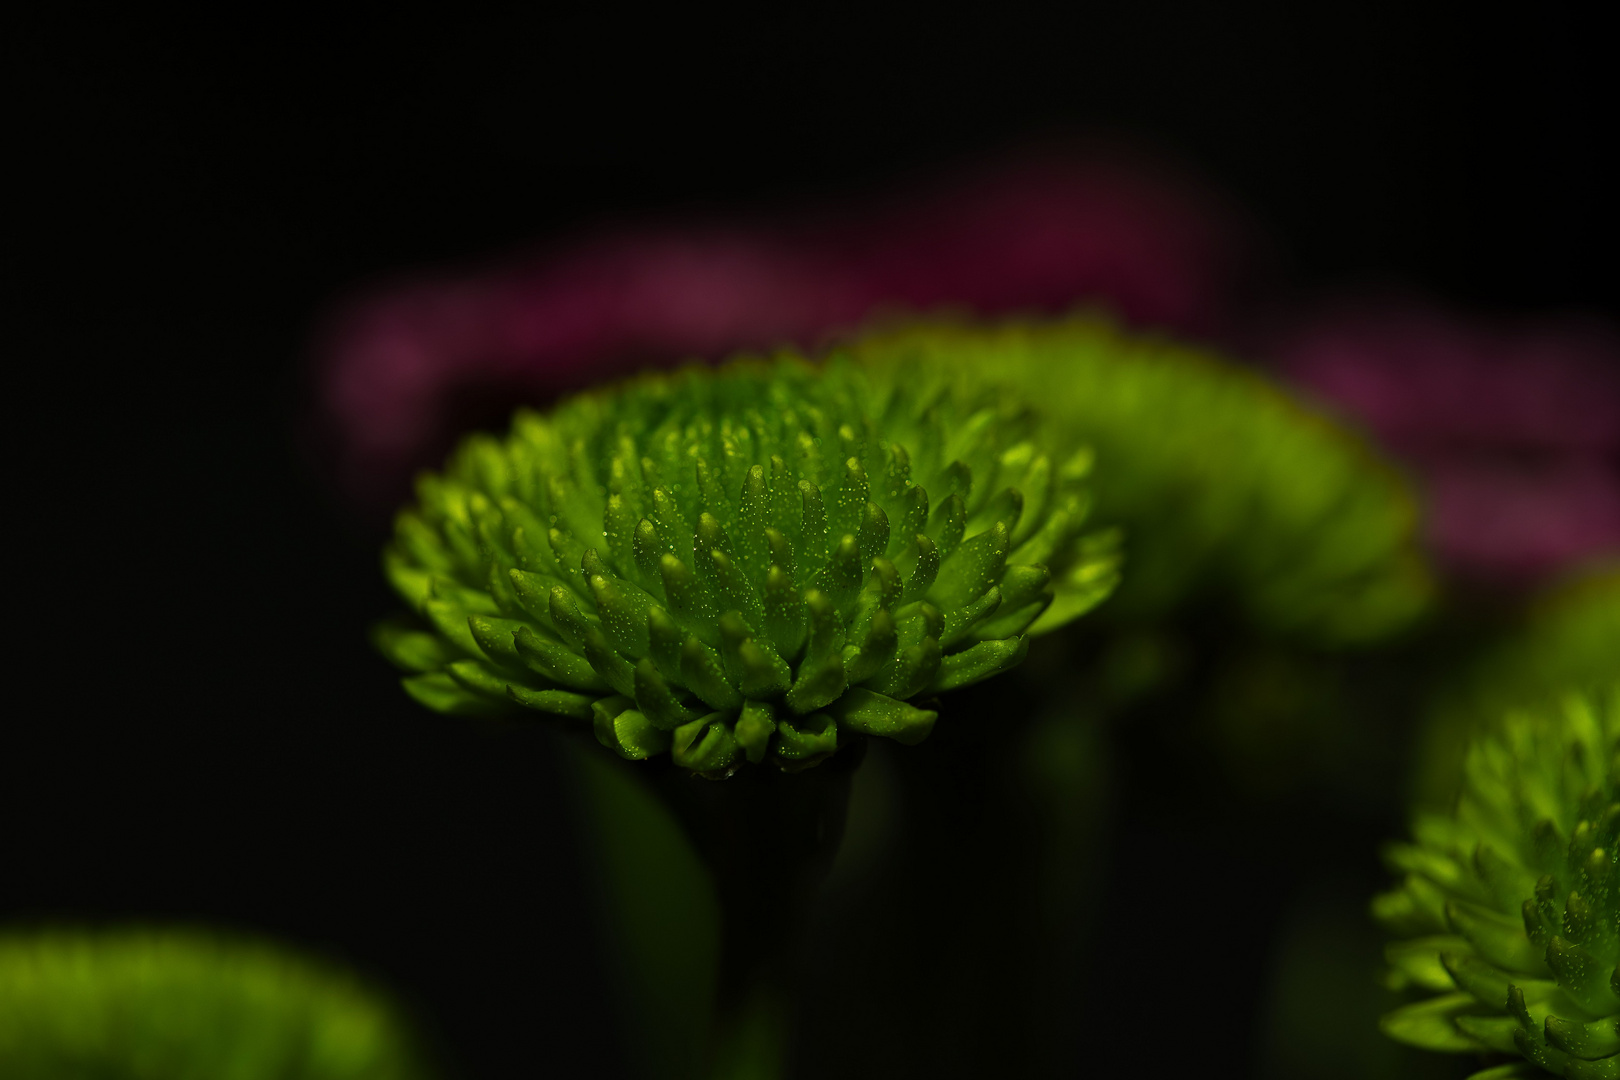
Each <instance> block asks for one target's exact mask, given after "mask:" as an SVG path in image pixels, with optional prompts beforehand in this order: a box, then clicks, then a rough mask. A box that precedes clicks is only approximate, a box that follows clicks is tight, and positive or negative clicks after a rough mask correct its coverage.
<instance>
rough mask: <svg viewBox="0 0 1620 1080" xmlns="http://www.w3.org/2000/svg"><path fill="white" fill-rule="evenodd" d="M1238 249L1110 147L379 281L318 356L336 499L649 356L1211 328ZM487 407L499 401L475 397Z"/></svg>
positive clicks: (655, 359) (1220, 224)
mask: <svg viewBox="0 0 1620 1080" xmlns="http://www.w3.org/2000/svg"><path fill="white" fill-rule="evenodd" d="M1242 259H1243V245H1242V243H1241V241H1240V233H1239V230H1238V229H1237V228H1236V227H1235V226H1233V225H1232V224H1231V223H1230V220H1229V218H1228V217H1227V215H1226V214H1225V213H1224V212H1223V211H1221V210H1220V209H1218V208H1217V207H1216V206H1215V205H1214V204H1213V202H1212V200H1211V199H1209V198H1208V197H1207V196H1205V195H1203V194H1201V193H1199V192H1198V191H1197V190H1196V189H1195V188H1192V187H1190V186H1184V185H1183V184H1181V183H1180V182H1179V181H1177V180H1176V179H1174V178H1172V177H1170V176H1168V175H1166V174H1164V173H1161V172H1157V171H1154V170H1151V169H1147V168H1143V167H1138V166H1134V165H1128V164H1124V163H1122V162H1121V161H1119V160H1114V159H1107V160H1104V159H1098V158H1082V157H1072V156H1070V157H1061V156H1058V157H1053V156H1047V157H1040V158H1025V159H1021V160H1017V161H1014V162H1012V163H1010V164H1003V165H1001V166H999V167H997V168H994V169H990V170H986V171H982V172H980V173H977V174H972V175H965V176H957V177H955V178H948V179H947V180H946V181H944V182H941V183H939V184H937V185H936V186H934V187H933V188H931V189H930V188H921V189H908V190H907V191H905V192H904V193H903V194H902V195H900V196H897V197H892V198H889V199H887V200H884V199H875V198H874V199H872V200H869V201H868V202H867V203H865V204H864V205H857V206H853V207H846V208H843V209H841V210H837V211H833V212H823V213H821V214H818V215H810V214H805V215H802V216H800V217H798V218H796V219H792V220H778V221H773V222H767V223H764V224H760V225H750V224H744V223H738V222H732V223H722V224H716V225H706V226H702V225H677V224H671V225H667V226H663V227H657V228H652V229H648V230H645V231H624V232H618V233H612V234H602V235H593V236H587V237H585V238H584V239H582V240H580V241H578V242H577V243H574V244H573V245H571V246H568V247H564V248H561V249H558V250H553V251H548V252H543V253H539V254H535V255H533V256H529V257H525V258H518V259H514V260H512V261H510V262H509V263H507V264H506V265H502V266H495V267H491V268H488V269H485V270H481V271H476V272H472V273H467V274H462V275H458V276H445V277H425V278H422V279H419V280H417V281H413V282H406V283H403V284H398V285H394V286H391V287H386V288H382V289H379V290H378V291H376V292H375V293H373V294H372V295H370V296H368V297H365V298H363V299H360V300H358V301H357V302H355V303H354V304H352V305H351V306H350V307H348V308H347V309H346V310H344V311H342V312H340V313H339V314H338V316H337V317H336V318H335V319H334V320H333V321H332V322H331V324H330V325H329V327H328V329H327V331H326V333H325V334H324V335H323V337H322V343H323V344H322V346H321V348H320V350H319V386H318V393H319V407H320V409H321V412H322V413H323V419H324V421H325V423H324V427H325V428H326V431H327V433H328V435H329V436H330V438H331V440H332V443H333V449H334V451H335V457H336V468H337V473H338V479H339V481H340V483H341V485H342V486H343V487H344V488H345V489H346V491H347V493H348V494H349V495H350V496H351V497H354V498H357V499H359V500H361V501H363V502H366V503H369V504H371V505H372V506H374V507H380V506H387V505H391V504H392V503H394V502H395V501H396V500H397V499H398V498H399V497H400V496H401V495H402V494H403V492H404V489H405V485H406V482H407V480H408V478H409V476H410V474H411V473H412V472H413V471H414V470H416V469H417V468H420V467H423V466H425V465H430V464H433V463H434V462H435V460H436V458H437V457H438V456H439V455H440V454H441V453H442V452H443V451H444V449H445V448H446V446H447V445H448V443H449V442H450V440H451V439H452V438H453V437H454V436H455V435H456V434H458V431H459V429H460V428H461V427H462V426H464V425H465V424H467V423H468V422H469V420H471V421H474V422H486V423H489V422H498V421H500V420H504V414H505V412H507V411H509V409H510V406H511V403H512V402H514V401H524V400H528V401H541V400H544V399H546V398H548V397H551V396H553V395H555V394H557V393H559V392H561V391H565V390H569V389H574V388H577V387H580V386H584V385H588V384H590V383H592V382H596V381H598V380H600V379H602V378H604V377H607V376H611V375H614V374H619V373H624V372H627V371H630V370H634V369H636V368H638V367H642V366H645V365H649V364H668V363H672V362H678V361H680V360H684V359H688V358H696V357H702V358H705V359H715V358H719V357H723V356H725V355H727V354H730V353H733V352H736V351H739V350H758V349H769V348H773V347H775V346H778V345H781V344H787V343H796V344H800V345H803V346H814V345H815V344H816V343H818V342H819V341H822V340H824V339H826V338H827V337H828V336H830V335H831V334H833V333H835V332H837V331H839V330H841V329H847V328H849V327H851V326H853V325H855V324H857V323H859V322H860V321H861V320H863V319H865V318H866V317H868V316H869V315H871V314H873V313H874V312H878V311H882V310H884V309H886V308H901V309H911V310H919V309H929V308H936V307H941V306H951V307H961V308H965V309H969V310H973V311H976V312H978V313H981V314H995V313H1000V312H1009V311H1035V310H1062V309H1066V308H1069V307H1071V306H1073V305H1074V304H1076V303H1077V302H1087V303H1094V304H1097V305H1099V306H1103V307H1107V308H1109V309H1111V310H1113V311H1114V312H1115V313H1116V314H1118V315H1120V316H1121V317H1123V318H1125V319H1126V320H1128V321H1131V322H1136V323H1144V324H1151V325H1156V326H1165V327H1170V328H1175V329H1178V330H1182V331H1186V332H1191V333H1198V332H1203V331H1208V330H1210V329H1212V328H1213V327H1214V326H1215V325H1216V324H1217V323H1218V321H1219V317H1220V314H1221V312H1222V311H1223V309H1224V307H1225V306H1226V300H1227V293H1228V292H1229V289H1230V285H1231V283H1232V282H1233V281H1234V280H1235V279H1236V277H1237V274H1236V271H1237V270H1238V268H1239V265H1240V263H1241V261H1242ZM480 399H483V400H487V401H488V402H490V403H491V406H492V407H491V408H490V409H486V410H482V412H481V410H480V408H479V405H478V402H479V400H480Z"/></svg>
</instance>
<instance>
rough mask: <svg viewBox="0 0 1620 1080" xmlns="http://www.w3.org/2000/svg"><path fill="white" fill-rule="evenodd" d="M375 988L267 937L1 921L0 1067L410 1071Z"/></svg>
mask: <svg viewBox="0 0 1620 1080" xmlns="http://www.w3.org/2000/svg"><path fill="white" fill-rule="evenodd" d="M412 1042H413V1040H412V1039H411V1038H410V1036H409V1033H408V1031H407V1029H406V1028H405V1026H404V1025H403V1024H402V1023H401V1021H400V1018H399V1017H398V1016H397V1015H396V1014H395V1012H394V1011H393V1009H392V1008H390V1007H389V1006H388V1004H387V1003H386V1002H385V1001H384V1000H383V999H382V998H380V997H379V996H377V994H376V993H375V992H374V991H372V990H369V989H367V988H366V987H364V986H362V985H360V984H359V983H358V982H356V981H355V980H354V979H353V978H351V977H350V976H348V975H346V974H344V973H343V972H341V971H337V970H333V969H330V968H328V967H326V966H324V965H321V964H318V963H315V962H313V961H310V960H307V959H304V958H303V957H300V956H298V955H296V954H290V953H288V952H286V951H284V950H281V949H278V948H273V947H271V946H269V945H265V944H261V943H257V942H252V941H246V940H241V939H236V938H227V937H220V936H217V935H213V934H206V933H202V932H198V931H179V930H166V931H151V930H147V931H120V932H96V933H87V932H83V931H66V930H55V931H45V932H34V933H18V932H8V933H5V934H0V1076H5V1077H7V1078H8V1080H58V1078H62V1077H97V1078H101V1080H225V1078H229V1080H261V1078H262V1080H413V1078H419V1077H423V1076H425V1075H427V1074H426V1072H425V1071H424V1070H423V1068H422V1067H421V1065H420V1063H419V1059H418V1058H417V1057H416V1055H415V1053H414V1051H413V1047H412Z"/></svg>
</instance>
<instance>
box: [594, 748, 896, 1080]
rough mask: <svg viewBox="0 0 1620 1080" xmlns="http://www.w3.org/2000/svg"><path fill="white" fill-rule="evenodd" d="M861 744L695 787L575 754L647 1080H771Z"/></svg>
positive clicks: (777, 1072) (677, 775)
mask: <svg viewBox="0 0 1620 1080" xmlns="http://www.w3.org/2000/svg"><path fill="white" fill-rule="evenodd" d="M864 752H865V743H864V741H856V742H854V743H852V744H850V745H847V746H845V747H844V748H843V749H841V750H840V751H839V752H838V753H837V754H835V755H833V757H831V758H829V759H828V760H827V761H825V762H823V763H822V764H820V765H818V766H816V767H815V768H811V769H807V770H805V771H803V772H799V773H791V774H789V773H783V772H781V771H779V770H777V769H774V768H768V767H767V768H759V767H754V768H748V767H745V768H743V769H742V770H740V771H739V772H738V773H737V774H735V775H734V776H732V777H730V778H728V779H726V780H723V781H713V780H705V779H703V778H701V777H696V776H693V775H692V774H690V773H688V772H687V771H686V770H684V769H679V768H676V767H674V766H673V765H671V764H670V763H669V762H668V759H657V760H654V761H648V762H636V763H630V762H622V761H617V760H615V759H613V758H612V757H610V756H608V755H606V754H604V753H603V752H602V751H601V750H600V749H599V748H596V747H589V746H585V745H577V746H572V747H571V748H570V756H571V758H572V759H573V764H574V772H575V776H576V780H577V783H576V790H577V794H578V801H579V805H580V808H581V811H582V818H583V821H582V823H581V824H582V825H583V826H584V834H585V836H586V837H587V839H588V842H587V845H586V851H587V855H588V857H589V858H590V859H591V861H592V862H594V864H595V867H596V870H597V872H598V879H599V881H600V883H601V886H602V891H603V910H604V913H605V915H606V917H607V919H606V921H607V923H608V928H609V937H610V941H611V943H612V945H613V946H614V948H615V950H616V952H617V957H616V959H617V962H618V966H619V968H620V972H619V974H620V981H621V983H622V985H623V989H624V991H625V997H626V999H627V1000H626V1002H625V1007H626V1010H627V1014H626V1016H625V1018H624V1021H623V1023H622V1025H621V1026H622V1027H623V1028H624V1029H625V1030H626V1031H627V1033H629V1034H631V1035H632V1036H633V1037H632V1038H631V1039H630V1041H631V1043H632V1044H633V1053H634V1055H635V1056H636V1057H637V1059H638V1060H637V1061H636V1062H635V1063H636V1064H638V1065H639V1066H640V1067H641V1070H642V1071H643V1072H644V1073H645V1074H646V1075H648V1076H657V1077H660V1078H665V1077H699V1076H704V1077H711V1078H713V1080H777V1078H779V1077H781V1076H782V1075H783V1074H784V1065H785V1054H786V1052H787V1050H788V1046H789V1043H790V1041H791V1032H790V1030H789V1028H790V1024H789V1020H790V1017H791V1016H792V1014H793V1011H794V1010H793V1005H792V995H791V992H790V988H791V987H792V985H793V978H792V975H793V971H794V967H795V965H796V962H797V950H798V947H799V945H800V942H801V940H802V937H803V931H804V928H805V926H806V925H807V922H808V916H809V913H810V906H811V904H812V902H813V900H814V898H815V896H816V893H817V890H818V889H819V887H820V885H821V882H822V881H823V879H824V878H825V877H826V874H827V871H828V869H829V868H830V867H831V865H832V861H833V857H834V855H836V853H837V850H838V845H839V842H840V841H841V839H842V838H843V831H844V821H845V816H846V814H847V811H848V807H849V793H850V788H851V783H852V780H853V775H854V771H855V768H856V766H857V765H859V763H860V760H861V758H862V756H863V755H864Z"/></svg>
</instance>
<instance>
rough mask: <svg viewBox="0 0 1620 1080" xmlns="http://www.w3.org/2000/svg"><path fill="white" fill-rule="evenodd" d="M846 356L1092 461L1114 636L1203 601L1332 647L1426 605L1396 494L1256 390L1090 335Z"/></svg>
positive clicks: (1092, 326)
mask: <svg viewBox="0 0 1620 1080" xmlns="http://www.w3.org/2000/svg"><path fill="white" fill-rule="evenodd" d="M848 352H849V353H850V354H851V355H852V356H853V357H854V358H855V359H856V360H858V361H860V362H862V363H864V364H868V365H871V366H873V367H875V368H878V369H883V368H887V367H889V366H892V365H895V364H900V365H911V364H916V363H919V362H922V363H928V364H931V365H933V366H935V367H937V368H940V369H942V370H952V371H954V372H955V373H956V375H957V377H958V378H959V379H960V380H961V381H962V382H963V383H964V384H966V385H975V386H982V385H985V384H993V385H1002V386H1007V387H1011V388H1012V389H1013V390H1015V391H1016V392H1019V393H1024V394H1027V395H1029V396H1031V397H1032V398H1034V399H1035V400H1038V401H1039V402H1040V403H1041V408H1042V410H1043V412H1044V413H1045V415H1047V416H1048V417H1049V418H1050V420H1051V421H1052V422H1053V423H1055V424H1058V425H1061V426H1063V427H1064V428H1065V429H1067V430H1068V431H1071V432H1072V433H1073V434H1074V437H1077V438H1080V439H1082V440H1084V441H1085V442H1086V443H1087V445H1089V446H1091V447H1093V448H1094V449H1095V450H1096V453H1097V476H1096V481H1095V484H1094V491H1095V494H1096V517H1097V520H1098V522H1099V523H1100V524H1101V525H1104V526H1118V527H1121V528H1122V529H1123V530H1124V533H1125V548H1126V565H1127V572H1126V575H1125V579H1124V581H1123V583H1122V584H1121V586H1120V589H1119V595H1118V596H1117V597H1115V598H1114V599H1113V600H1112V601H1110V602H1109V605H1108V609H1107V610H1108V617H1109V618H1110V619H1113V620H1119V621H1123V622H1127V623H1150V622H1155V621H1157V620H1159V619H1161V618H1163V617H1164V616H1165V615H1167V614H1169V613H1170V612H1172V611H1173V610H1175V609H1178V608H1182V607H1186V606H1189V605H1191V604H1194V603H1197V602H1204V601H1213V602H1214V603H1215V604H1217V605H1218V606H1219V607H1220V608H1221V609H1222V610H1223V611H1231V612H1234V613H1236V614H1237V615H1239V616H1240V617H1241V618H1242V620H1243V622H1245V623H1246V624H1247V625H1248V626H1249V627H1250V628H1251V629H1255V630H1260V631H1262V632H1265V633H1268V634H1271V635H1274V636H1280V637H1286V638H1291V639H1294V638H1297V639H1303V640H1307V641H1311V642H1313V643H1316V644H1320V645H1345V644H1355V643H1361V642H1367V641H1372V640H1376V639H1378V638H1380V637H1383V636H1386V635H1388V634H1390V633H1393V632H1395V631H1397V630H1399V629H1401V628H1402V627H1404V626H1406V625H1408V624H1409V623H1410V622H1411V621H1412V620H1413V619H1414V618H1415V617H1416V616H1417V615H1418V614H1419V613H1421V612H1422V611H1423V609H1424V608H1425V607H1426V606H1427V604H1428V602H1429V598H1430V594H1431V591H1432V588H1431V583H1430V580H1429V577H1428V574H1427V571H1426V570H1425V568H1424V564H1423V560H1422V559H1421V557H1420V555H1419V552H1418V547H1417V542H1416V540H1417V511H1416V504H1415V501H1414V499H1413V498H1412V496H1411V494H1410V492H1409V491H1408V489H1407V486H1406V485H1405V483H1404V482H1402V480H1401V479H1400V477H1399V476H1397V475H1396V474H1395V472H1394V471H1393V470H1392V469H1390V468H1389V467H1388V466H1387V465H1384V464H1383V463H1382V462H1380V461H1379V460H1378V458H1377V457H1376V456H1375V455H1374V454H1373V453H1371V452H1370V450H1369V449H1368V448H1367V447H1366V446H1365V445H1364V444H1363V443H1362V442H1361V441H1360V440H1358V439H1357V438H1355V437H1354V436H1353V435H1351V434H1350V433H1349V432H1347V431H1345V430H1343V429H1341V428H1340V427H1338V426H1337V425H1335V424H1332V423H1330V422H1329V421H1328V420H1327V419H1326V418H1325V417H1322V416H1319V415H1317V414H1315V413H1313V412H1311V411H1310V410H1308V409H1306V408H1305V407H1304V406H1302V405H1301V404H1300V403H1299V402H1297V401H1296V400H1294V399H1293V398H1292V397H1290V396H1289V395H1288V394H1287V393H1285V392H1284V391H1283V390H1282V389H1281V388H1280V387H1278V386H1276V385H1274V384H1272V383H1271V382H1269V381H1268V380H1266V379H1265V378H1263V377H1262V376H1260V375H1259V374H1257V373H1256V372H1253V371H1250V370H1246V369H1244V368H1241V367H1238V366H1236V365H1234V364H1229V363H1226V362H1224V361H1222V360H1220V359H1219V358H1217V357H1215V356H1212V355H1209V354H1207V353H1203V352H1200V351H1197V350H1195V349H1191V348H1188V347H1186V346H1182V345H1177V344H1175V343H1172V342H1168V341H1165V340H1162V339H1159V338H1155V337H1149V336H1142V335H1132V334H1127V333H1124V332H1122V331H1120V330H1118V329H1116V328H1115V327H1114V326H1112V325H1111V324H1109V323H1108V322H1107V321H1105V320H1103V319H1099V318H1096V317H1074V318H1068V319H1062V320H1055V321H1051V322H1035V321H1027V322H1006V323H998V324H974V323H968V322H958V321H951V320H933V321H925V322H917V323H905V324H901V325H898V326H894V327H887V328H884V327H880V328H877V329H875V330H874V331H872V332H869V333H867V334H865V335H863V336H861V337H860V338H857V339H856V340H854V341H852V342H851V343H850V344H849V346H848Z"/></svg>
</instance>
